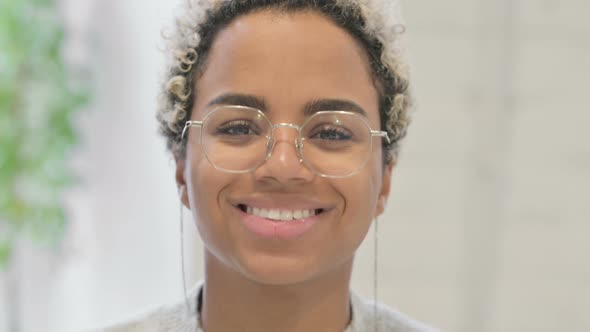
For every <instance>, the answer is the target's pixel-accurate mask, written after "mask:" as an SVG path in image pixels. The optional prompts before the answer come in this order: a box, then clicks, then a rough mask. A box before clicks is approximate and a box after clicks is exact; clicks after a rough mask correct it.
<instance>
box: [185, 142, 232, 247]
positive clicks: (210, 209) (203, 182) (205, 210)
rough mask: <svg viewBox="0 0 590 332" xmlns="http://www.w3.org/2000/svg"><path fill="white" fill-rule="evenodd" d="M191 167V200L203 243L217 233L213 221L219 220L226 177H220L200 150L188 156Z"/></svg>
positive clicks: (189, 175) (188, 171)
mask: <svg viewBox="0 0 590 332" xmlns="http://www.w3.org/2000/svg"><path fill="white" fill-rule="evenodd" d="M187 160H190V164H189V165H190V166H189V169H188V170H187V174H186V177H187V180H188V189H189V199H190V203H191V210H192V213H193V216H194V222H195V224H196V226H197V228H198V230H199V233H200V234H201V238H202V239H203V241H206V239H208V238H211V236H212V235H213V233H214V232H215V228H216V227H219V225H215V223H214V222H212V221H213V220H219V219H220V218H219V215H220V209H219V200H218V198H219V194H220V192H221V190H222V189H223V187H224V177H223V176H220V174H219V171H217V170H216V169H215V168H213V166H211V164H210V163H209V162H208V161H207V159H206V158H205V157H204V155H203V154H201V153H200V151H198V149H193V150H192V151H191V152H190V153H189V154H187Z"/></svg>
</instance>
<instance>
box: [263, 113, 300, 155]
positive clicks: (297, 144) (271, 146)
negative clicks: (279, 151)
mask: <svg viewBox="0 0 590 332" xmlns="http://www.w3.org/2000/svg"><path fill="white" fill-rule="evenodd" d="M278 128H290V129H295V130H297V138H295V141H294V142H293V143H294V144H295V151H297V157H299V162H300V163H303V151H302V150H303V141H302V140H301V127H300V126H298V125H295V124H292V123H286V122H282V123H277V124H275V125H273V126H272V127H271V134H270V137H269V139H268V142H267V143H266V157H265V159H264V160H265V161H266V160H268V159H269V158H270V156H271V155H272V152H273V150H274V147H275V143H276V140H275V135H274V132H275V129H278Z"/></svg>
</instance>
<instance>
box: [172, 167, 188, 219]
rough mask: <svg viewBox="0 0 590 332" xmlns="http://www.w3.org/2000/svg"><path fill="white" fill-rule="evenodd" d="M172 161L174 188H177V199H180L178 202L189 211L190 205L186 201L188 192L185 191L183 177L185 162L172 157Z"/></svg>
mask: <svg viewBox="0 0 590 332" xmlns="http://www.w3.org/2000/svg"><path fill="white" fill-rule="evenodd" d="M174 160H175V161H176V173H175V179H176V187H177V188H178V196H179V197H178V198H180V201H181V202H182V204H183V205H184V206H185V207H186V208H187V209H189V210H190V208H191V207H190V204H189V201H188V191H187V186H186V178H185V176H184V171H185V166H186V160H185V159H183V158H180V157H174Z"/></svg>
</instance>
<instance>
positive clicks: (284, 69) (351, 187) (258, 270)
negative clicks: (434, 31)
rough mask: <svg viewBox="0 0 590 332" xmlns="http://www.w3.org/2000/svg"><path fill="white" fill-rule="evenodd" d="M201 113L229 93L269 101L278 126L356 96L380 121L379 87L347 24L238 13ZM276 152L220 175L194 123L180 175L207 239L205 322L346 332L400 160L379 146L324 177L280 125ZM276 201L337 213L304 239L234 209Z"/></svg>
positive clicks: (217, 45) (197, 112)
mask: <svg viewBox="0 0 590 332" xmlns="http://www.w3.org/2000/svg"><path fill="white" fill-rule="evenodd" d="M195 88H196V91H198V96H197V98H196V101H195V105H194V108H193V113H192V120H200V119H202V118H203V117H204V115H205V114H207V113H208V112H209V111H211V107H207V106H206V105H207V104H208V103H209V101H211V100H212V99H213V98H215V97H217V96H219V95H221V94H224V93H228V92H231V93H242V94H249V95H255V96H260V97H263V98H264V99H265V101H266V103H267V105H268V108H269V115H268V116H269V118H270V120H271V121H272V122H273V123H281V122H289V123H294V124H301V123H303V121H304V120H305V117H304V115H303V105H305V104H306V103H308V102H309V101H311V100H314V99H324V98H332V99H334V98H336V99H346V100H351V101H353V102H355V103H356V104H358V105H360V106H361V107H362V108H363V109H364V110H365V111H366V112H367V116H368V121H369V123H370V125H371V128H379V111H378V92H377V90H376V88H375V85H374V84H373V80H372V78H371V74H370V68H369V65H368V60H367V57H366V55H365V54H364V52H363V50H362V49H361V48H360V47H359V44H358V43H357V42H356V41H355V40H354V39H353V37H351V36H350V35H349V34H348V33H347V32H346V31H345V30H343V29H341V28H339V27H338V26H336V25H335V24H333V23H332V22H331V21H329V20H328V19H326V18H324V17H322V16H321V15H319V14H316V13H312V12H301V13H295V14H281V13H277V12H259V13H253V14H249V15H246V16H243V17H240V18H238V19H236V20H235V21H234V22H232V23H231V24H230V25H229V26H228V27H227V28H226V29H224V30H223V31H221V32H220V33H219V35H218V36H217V38H216V39H215V41H214V43H213V45H212V48H211V52H210V54H209V58H208V62H207V65H206V67H205V69H204V72H203V74H202V76H201V77H200V78H199V79H198V81H197V82H196V87H195ZM275 134H276V139H277V143H276V146H275V148H274V151H273V154H272V156H271V158H270V159H269V160H268V161H267V162H265V163H264V164H263V165H262V166H260V167H259V168H258V169H256V170H255V171H254V172H252V173H248V174H237V175H236V174H229V173H224V172H221V171H219V170H216V169H215V168H214V167H213V166H212V165H211V164H210V163H209V162H208V161H207V159H206V158H205V156H204V155H203V153H202V152H201V148H200V145H199V140H198V136H199V135H198V129H192V130H191V132H190V134H189V138H188V146H187V154H186V159H183V158H177V159H176V163H177V169H176V182H177V184H178V187H179V192H180V195H181V199H182V202H183V204H184V205H185V206H186V207H187V208H189V209H191V210H192V212H193V216H194V220H195V224H196V226H197V228H198V230H199V233H200V236H201V238H202V240H203V242H204V244H205V281H206V282H205V290H204V299H203V301H204V302H203V311H202V324H203V326H204V329H205V330H206V331H207V332H229V331H231V332H235V331H252V332H254V331H256V332H265V331H268V332H276V331H284V332H295V331H327V332H330V331H334V332H341V331H343V330H344V328H345V327H346V325H347V324H348V322H349V320H350V310H349V282H350V276H351V272H352V265H353V259H354V254H355V251H356V250H357V248H358V247H359V245H360V244H361V242H362V240H363V239H364V237H365V235H366V233H367V231H368V229H369V227H370V224H371V221H372V220H373V218H374V217H376V216H378V215H380V214H381V213H382V212H383V210H384V207H385V203H386V201H387V197H388V195H389V188H390V178H391V173H392V169H393V165H389V166H387V167H385V168H384V167H383V165H382V156H381V153H382V151H381V148H380V146H381V144H380V143H381V142H379V141H378V139H377V138H375V139H374V148H373V152H372V155H371V158H370V160H369V162H368V163H367V165H366V166H365V167H364V168H363V169H362V170H361V171H360V172H359V173H358V174H356V175H354V176H352V177H349V178H345V179H325V178H322V177H319V176H317V175H315V174H314V173H313V172H312V171H311V170H310V169H308V168H307V167H306V166H305V165H304V164H302V163H300V161H299V159H298V157H297V154H296V150H295V147H294V144H293V140H294V139H295V137H296V132H295V131H294V130H291V129H284V128H282V129H279V130H277V131H276V132H275ZM252 197H255V198H263V199H269V197H270V198H271V199H272V200H273V202H276V204H277V206H279V207H280V206H281V205H284V204H288V203H289V202H293V201H297V200H298V199H302V198H303V197H305V198H307V199H313V200H314V202H317V204H320V205H321V206H322V207H326V208H328V211H326V212H324V213H323V214H322V215H321V216H322V217H321V221H320V222H318V223H317V224H316V225H315V226H314V228H313V229H312V230H311V231H310V232H308V233H306V234H305V235H303V236H302V237H300V238H298V239H296V240H279V239H261V238H257V237H256V236H255V235H253V234H252V233H250V232H249V231H248V230H247V229H246V228H245V227H244V226H243V224H242V222H241V220H240V217H239V211H238V210H237V209H236V207H235V205H236V204H238V203H240V202H241V200H244V199H249V198H252Z"/></svg>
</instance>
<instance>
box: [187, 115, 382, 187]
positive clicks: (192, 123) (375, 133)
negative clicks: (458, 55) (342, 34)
mask: <svg viewBox="0 0 590 332" xmlns="http://www.w3.org/2000/svg"><path fill="white" fill-rule="evenodd" d="M228 107H231V108H237V109H243V110H250V111H256V112H257V113H258V114H260V115H261V116H262V117H263V118H264V119H265V120H266V121H267V122H268V124H269V128H270V137H269V136H266V138H267V142H266V145H267V147H266V149H267V151H266V153H265V157H264V159H262V160H261V161H260V163H258V164H257V165H256V166H255V167H252V168H249V169H247V170H243V171H234V170H229V169H226V168H222V167H219V166H218V165H216V164H215V163H214V162H212V161H211V159H209V156H208V155H207V153H206V152H204V151H203V154H204V155H205V158H207V161H208V162H209V163H210V164H211V165H213V167H214V168H215V169H217V170H220V171H222V172H226V173H231V174H245V173H250V172H253V171H254V170H256V169H257V168H258V167H260V166H261V165H262V164H264V163H265V162H266V161H267V160H268V159H270V157H271V156H272V153H273V151H274V147H275V143H276V142H275V140H274V130H275V129H277V128H291V129H295V130H297V133H298V137H297V138H296V139H295V142H294V143H295V151H296V152H297V156H298V157H299V162H300V163H303V164H305V165H306V166H307V167H308V168H309V169H310V170H311V171H313V172H314V173H315V174H316V175H318V176H320V177H322V178H330V179H341V178H347V177H350V176H353V175H355V174H357V173H359V172H360V171H361V169H363V167H365V165H366V164H367V162H368V161H369V158H368V157H367V158H366V160H365V161H364V162H363V163H362V164H361V165H359V167H358V168H357V169H356V170H354V171H352V172H350V173H349V174H346V175H327V174H323V173H321V172H319V171H318V170H316V168H315V167H314V166H313V165H311V163H310V162H309V161H307V160H306V159H305V158H304V157H303V148H304V147H303V136H302V133H301V129H302V128H305V126H306V125H307V124H308V123H309V122H310V121H311V120H312V119H313V118H314V117H316V116H319V115H322V114H347V115H353V116H355V117H358V118H359V119H360V120H361V121H362V122H363V124H364V125H365V127H366V128H367V129H368V130H369V133H370V134H371V138H373V137H381V138H383V139H385V140H386V142H387V144H391V139H390V138H389V134H388V133H387V132H386V131H384V130H373V129H371V126H370V125H369V123H368V121H367V120H366V119H365V118H364V117H363V116H360V115H359V114H358V113H355V112H350V111H329V110H326V111H319V112H316V113H314V114H313V115H311V116H310V117H308V118H307V119H306V120H305V121H304V122H303V124H302V125H301V126H298V125H296V124H293V123H288V122H281V123H277V124H273V123H272V121H270V119H269V118H268V117H267V116H266V115H265V114H264V112H262V111H261V110H259V109H257V108H254V107H249V106H243V105H221V106H218V107H215V108H214V109H212V110H211V111H210V112H209V113H207V114H206V115H205V116H204V117H203V120H200V121H199V120H187V121H186V122H185V123H184V128H183V129H182V134H181V136H180V139H181V141H184V136H185V134H186V132H187V130H188V129H189V128H191V127H199V128H201V130H200V134H199V144H201V145H202V144H203V130H202V128H203V124H204V123H205V121H207V118H209V117H210V116H211V115H212V114H214V113H215V112H217V111H219V110H220V109H224V108H228ZM271 142H272V144H269V143H271ZM369 142H370V144H371V146H370V150H371V151H372V150H373V140H372V139H371V140H370V141H369Z"/></svg>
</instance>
